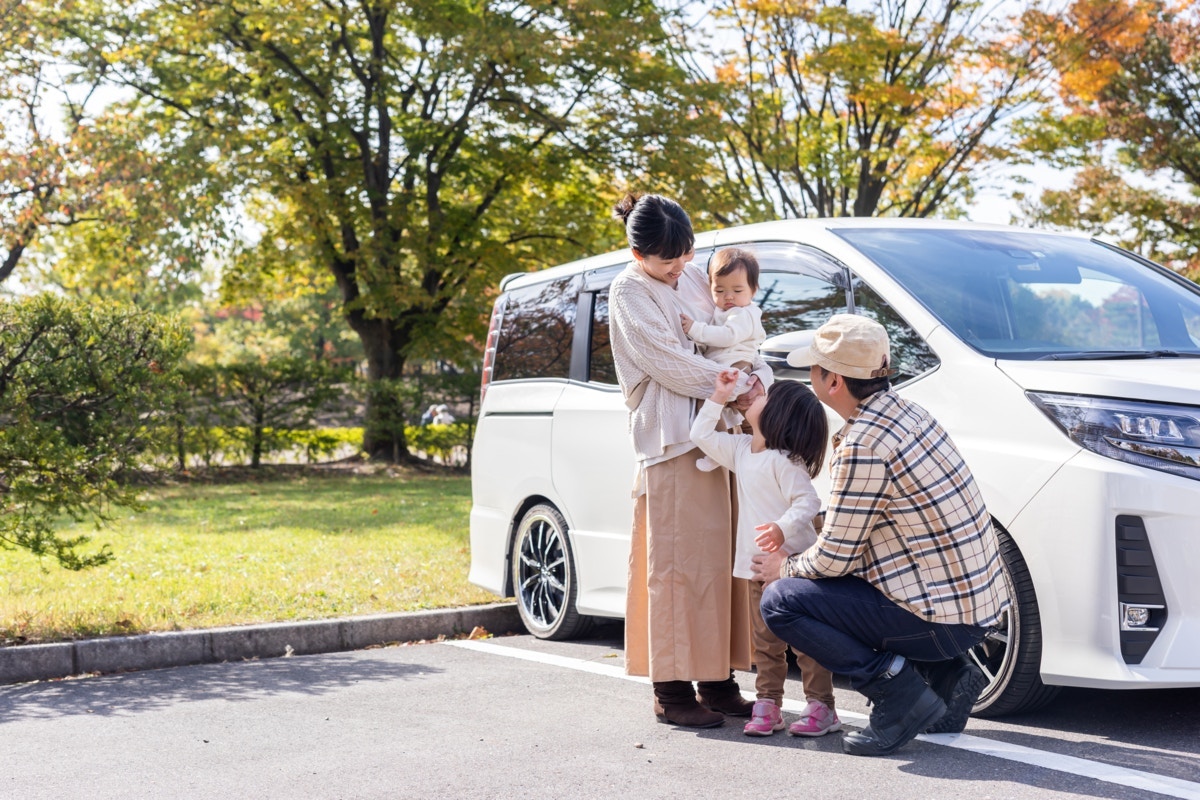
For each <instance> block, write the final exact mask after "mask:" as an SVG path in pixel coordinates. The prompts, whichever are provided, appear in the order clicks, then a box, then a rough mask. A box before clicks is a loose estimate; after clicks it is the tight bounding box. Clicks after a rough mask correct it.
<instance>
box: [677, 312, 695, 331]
mask: <svg viewBox="0 0 1200 800" xmlns="http://www.w3.org/2000/svg"><path fill="white" fill-rule="evenodd" d="M692 321H693V320H692V318H691V317H689V316H688V315H687V314H680V315H679V322H680V324H681V325H683V332H684V333H691V332H692Z"/></svg>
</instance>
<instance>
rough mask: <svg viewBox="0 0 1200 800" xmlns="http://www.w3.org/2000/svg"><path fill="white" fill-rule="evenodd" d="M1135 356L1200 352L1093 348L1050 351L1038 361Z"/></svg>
mask: <svg viewBox="0 0 1200 800" xmlns="http://www.w3.org/2000/svg"><path fill="white" fill-rule="evenodd" d="M1134 358H1200V353H1185V352H1182V351H1180V350H1093V351H1091V352H1087V353H1050V354H1048V355H1044V356H1040V357H1039V358H1038V359H1037V360H1038V361H1110V360H1111V361H1117V360H1121V359H1134Z"/></svg>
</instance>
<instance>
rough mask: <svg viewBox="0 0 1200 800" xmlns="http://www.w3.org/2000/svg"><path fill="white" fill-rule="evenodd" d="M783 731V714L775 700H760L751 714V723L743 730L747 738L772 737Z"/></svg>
mask: <svg viewBox="0 0 1200 800" xmlns="http://www.w3.org/2000/svg"><path fill="white" fill-rule="evenodd" d="M781 730H783V712H782V711H780V710H779V706H777V705H775V702H774V701H773V700H759V701H758V702H757V703H755V704H754V710H753V711H751V712H750V721H749V722H747V723H746V727H744V728H742V733H744V734H746V735H747V736H770V735H771V734H773V733H774V732H775V731H781Z"/></svg>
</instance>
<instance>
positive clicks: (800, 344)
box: [758, 331, 816, 381]
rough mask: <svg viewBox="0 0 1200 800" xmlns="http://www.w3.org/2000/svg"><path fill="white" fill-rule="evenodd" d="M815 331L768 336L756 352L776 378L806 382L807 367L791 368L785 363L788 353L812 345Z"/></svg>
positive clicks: (789, 332)
mask: <svg viewBox="0 0 1200 800" xmlns="http://www.w3.org/2000/svg"><path fill="white" fill-rule="evenodd" d="M814 336H816V331H788V332H786V333H780V334H777V335H775V336H768V337H767V338H766V339H765V340H764V341H763V343H762V344H761V345H760V346H759V348H758V352H759V354H760V355H761V356H762V359H763V361H765V362H766V364H767V366H769V367H770V368H771V370H772V371H773V372H774V373H775V377H777V378H789V379H791V380H802V381H807V380H808V367H800V368H797V367H792V366H789V365H788V363H787V357H788V353H791V352H792V351H793V350H802V349H805V348H807V347H808V346H809V345H810V344H812V340H813V337H814Z"/></svg>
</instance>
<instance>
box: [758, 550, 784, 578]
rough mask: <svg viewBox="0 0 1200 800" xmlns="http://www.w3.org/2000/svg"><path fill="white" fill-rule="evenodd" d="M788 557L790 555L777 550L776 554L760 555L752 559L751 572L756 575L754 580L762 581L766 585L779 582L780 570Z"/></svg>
mask: <svg viewBox="0 0 1200 800" xmlns="http://www.w3.org/2000/svg"><path fill="white" fill-rule="evenodd" d="M787 557H788V553H786V552H784V551H783V550H776V551H775V552H774V553H759V554H758V555H756V556H755V557H754V558H752V559H750V571H751V572H753V573H754V580H756V581H762V582H763V584H764V585H765V584H768V583H771V582H772V581H774V580H778V578H779V568H780V567H781V566H782V565H783V562H784V561H786V560H787Z"/></svg>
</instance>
